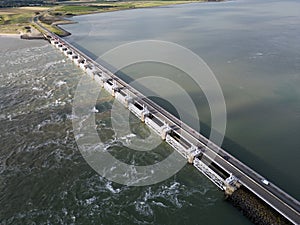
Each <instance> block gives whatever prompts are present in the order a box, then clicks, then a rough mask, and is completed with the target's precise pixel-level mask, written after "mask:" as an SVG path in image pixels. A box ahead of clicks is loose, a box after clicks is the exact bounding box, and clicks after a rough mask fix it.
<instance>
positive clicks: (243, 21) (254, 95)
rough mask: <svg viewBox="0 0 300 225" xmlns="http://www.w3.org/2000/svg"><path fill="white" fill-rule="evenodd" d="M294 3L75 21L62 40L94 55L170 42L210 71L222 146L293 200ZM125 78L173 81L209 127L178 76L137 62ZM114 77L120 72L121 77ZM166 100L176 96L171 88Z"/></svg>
mask: <svg viewBox="0 0 300 225" xmlns="http://www.w3.org/2000/svg"><path fill="white" fill-rule="evenodd" d="M299 4H300V3H299V1H295V0H288V1H276V0H268V1H259V0H252V1H248V0H243V1H230V2H222V3H205V4H200V3H198V4H196V3H195V4H187V5H180V6H170V7H161V8H153V9H137V10H132V11H123V12H113V13H109V14H98V15H87V16H80V17H76V18H75V21H77V22H78V24H74V25H67V26H65V28H66V29H68V30H70V31H71V32H73V33H74V34H73V36H71V37H69V38H67V39H68V40H69V41H71V42H73V43H74V44H76V45H79V46H81V47H82V48H83V49H85V50H86V51H87V52H88V53H89V54H90V55H91V56H93V57H94V58H97V57H99V56H101V55H102V54H104V53H105V52H106V51H109V50H110V49H113V48H115V47H117V46H119V45H121V44H126V43H130V42H133V41H138V40H148V39H150V40H163V41H171V42H175V43H177V44H180V45H182V46H184V47H186V48H189V49H191V50H192V51H194V52H195V53H196V54H198V55H199V56H200V57H202V58H203V59H204V60H205V61H206V63H207V64H208V65H209V66H210V68H211V69H212V71H213V72H214V74H215V76H216V78H217V79H218V81H219V83H220V85H221V88H222V90H223V93H224V96H225V101H226V107H227V129H226V137H227V138H229V139H230V140H227V141H226V142H225V143H224V148H225V149H227V150H228V151H229V152H231V153H232V154H233V155H235V156H236V157H238V158H239V159H241V160H242V161H243V162H245V163H246V164H247V165H249V166H250V167H252V168H254V169H255V170H257V171H258V172H260V173H261V174H262V175H264V176H265V177H267V178H268V179H269V180H270V181H273V182H274V183H276V184H277V185H278V186H280V187H281V188H283V189H284V190H285V191H287V192H288V193H290V194H291V195H293V196H295V197H296V198H298V199H299V196H300V192H299V190H300V188H299V187H300V180H299V178H298V172H297V171H299V160H298V158H300V140H299V138H298V137H299V136H300V122H299V121H300V92H299V90H300V89H299V85H300V42H299V40H298V38H297V37H299V35H300V29H299V22H298V21H300V13H299V10H298V9H299V7H300V5H299ZM122 72H123V73H125V74H127V75H128V76H129V77H130V78H131V79H137V78H140V77H144V76H153V75H159V76H162V77H165V78H168V79H171V80H174V81H176V82H178V83H179V84H180V85H182V86H183V87H184V88H185V90H187V91H188V92H189V94H190V95H191V96H192V98H193V99H194V101H195V103H196V105H198V106H199V107H198V113H199V115H200V120H201V122H203V123H205V124H210V122H211V121H210V119H211V118H210V110H209V108H208V105H207V102H206V100H205V96H204V95H203V93H202V92H201V90H200V89H199V88H198V89H197V86H195V84H194V83H193V82H191V81H190V80H188V79H186V77H185V76H184V74H182V73H181V72H180V71H178V70H176V69H174V68H171V67H170V66H162V65H160V64H157V63H156V64H151V63H139V64H136V65H131V66H129V67H127V68H124V69H123V70H122ZM121 76H122V75H121ZM169 95H171V96H174V98H176V96H178V92H177V91H176V90H173V91H172V90H171V91H170V93H169Z"/></svg>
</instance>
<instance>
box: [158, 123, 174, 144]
mask: <svg viewBox="0 0 300 225" xmlns="http://www.w3.org/2000/svg"><path fill="white" fill-rule="evenodd" d="M171 130H172V128H171V127H170V126H169V124H167V123H166V122H164V125H163V127H162V132H161V139H163V140H166V137H167V134H168V133H169V132H170V131H171Z"/></svg>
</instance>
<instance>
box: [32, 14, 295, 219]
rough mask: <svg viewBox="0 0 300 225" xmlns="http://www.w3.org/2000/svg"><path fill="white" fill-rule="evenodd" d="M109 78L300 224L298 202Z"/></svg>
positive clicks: (154, 105) (253, 190)
mask: <svg viewBox="0 0 300 225" xmlns="http://www.w3.org/2000/svg"><path fill="white" fill-rule="evenodd" d="M34 22H35V23H36V24H37V25H39V26H40V27H41V28H42V29H44V30H46V31H47V32H48V33H49V34H51V33H50V32H49V30H47V29H46V28H45V27H42V26H41V25H40V24H39V23H37V18H34ZM51 36H53V37H55V38H58V37H57V36H56V35H55V36H54V35H53V34H51ZM60 40H61V41H62V42H64V43H65V44H67V43H66V42H65V41H64V40H63V39H61V38H60ZM70 47H71V48H72V49H73V50H75V51H76V52H77V53H80V54H81V55H82V56H84V57H85V54H83V53H81V52H80V51H79V50H77V49H76V48H75V47H73V46H71V45H70ZM86 58H88V60H89V61H90V62H92V63H93V64H96V65H98V66H97V67H98V68H100V69H104V70H105V71H107V70H106V69H105V68H104V67H102V66H101V65H99V64H98V63H96V62H94V61H93V60H91V59H90V58H89V57H86ZM108 75H110V76H111V77H112V78H113V79H115V80H117V82H118V83H117V84H118V85H121V86H123V87H126V88H128V89H129V90H130V91H131V92H133V93H134V94H136V95H137V97H138V98H139V100H137V101H138V102H140V103H142V104H144V105H147V107H148V109H150V111H151V109H152V110H155V111H157V112H156V116H159V117H160V118H161V119H162V120H165V121H166V122H168V123H169V125H170V126H173V127H176V129H177V130H178V131H179V132H180V133H181V135H182V136H183V137H184V138H185V139H187V140H189V141H190V142H191V143H193V144H194V145H196V146H199V145H202V146H203V145H205V146H207V145H208V147H206V151H205V153H204V154H205V155H206V156H207V157H208V158H210V159H211V160H212V161H214V162H215V163H216V164H217V165H219V166H220V167H221V168H222V169H224V170H225V171H227V172H228V173H232V174H233V175H234V176H236V177H237V178H238V179H239V181H240V183H241V184H242V185H244V186H245V187H246V188H247V189H249V190H250V191H251V192H253V193H254V194H255V195H257V196H258V197H259V198H261V199H262V200H263V201H265V202H266V203H267V204H269V205H270V206H271V207H272V208H274V209H275V210H276V211H278V212H279V213H280V214H282V215H283V216H284V217H286V218H287V219H288V220H290V221H291V222H292V223H294V224H300V213H299V212H300V203H299V202H298V201H297V200H295V199H294V198H292V197H291V196H289V195H288V194H286V193H284V192H283V191H282V190H281V189H280V188H278V187H277V186H275V185H274V184H272V183H270V184H269V185H265V184H263V183H262V181H261V180H262V179H263V177H262V176H261V175H259V174H257V173H256V172H255V171H254V170H252V169H250V168H249V167H247V166H246V165H245V164H243V163H242V162H240V161H239V160H237V159H236V158H234V157H233V156H232V155H230V154H228V153H227V152H226V151H225V150H223V149H221V148H220V147H218V146H217V145H215V144H214V143H211V142H210V141H209V140H208V139H207V138H205V137H204V136H203V135H201V134H199V133H198V132H196V131H195V130H193V129H192V128H190V127H189V126H187V125H186V124H184V123H183V122H182V121H180V120H179V119H178V118H176V117H175V116H173V115H172V114H170V113H169V112H167V111H166V110H164V109H163V108H161V107H160V106H158V105H157V104H155V103H154V102H152V101H151V100H150V99H148V98H145V97H144V96H143V95H142V94H141V93H139V92H137V91H136V90H135V89H133V88H131V87H129V86H127V84H126V83H125V82H124V81H122V80H120V78H118V77H116V76H115V75H114V74H112V73H110V72H109V71H108ZM225 158H226V159H225Z"/></svg>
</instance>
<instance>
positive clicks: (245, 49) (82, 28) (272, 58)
mask: <svg viewBox="0 0 300 225" xmlns="http://www.w3.org/2000/svg"><path fill="white" fill-rule="evenodd" d="M297 7H298V8H299V3H298V2H297V1H284V2H279V1H264V2H263V3H260V2H259V1H236V2H228V3H220V4H190V5H181V6H172V7H164V8H153V9H140V10H131V11H124V12H114V13H107V14H98V15H89V16H81V17H76V18H75V19H76V20H77V21H78V22H79V24H76V25H70V26H68V29H69V30H70V31H72V32H73V33H74V35H73V36H72V37H70V38H69V39H70V40H72V41H75V42H76V43H77V44H79V45H81V46H82V47H84V48H85V49H87V50H88V51H90V52H92V53H93V54H94V55H96V56H97V55H101V54H103V53H104V52H105V51H107V50H109V49H110V48H112V47H115V46H117V45H119V44H121V43H126V42H130V41H133V40H139V39H162V40H168V41H173V42H177V43H179V44H181V45H183V46H185V47H188V48H190V49H192V50H193V51H195V52H196V53H197V54H199V55H200V56H201V57H202V58H204V59H205V61H206V62H207V63H208V64H209V66H210V67H211V68H212V69H213V71H214V73H215V74H216V76H217V78H218V80H219V82H220V84H221V87H222V89H223V91H224V95H225V98H226V104H227V110H228V126H227V132H226V136H227V137H228V138H230V139H231V140H232V141H233V142H231V141H229V140H227V141H226V143H225V145H226V146H225V147H226V148H227V149H228V150H229V151H230V152H232V153H233V154H234V155H235V156H236V157H238V158H240V159H242V161H244V162H245V163H247V164H248V165H250V166H251V167H253V168H255V169H256V170H257V171H259V172H261V173H262V174H263V175H264V176H266V177H268V179H270V180H271V181H273V182H275V183H276V184H278V185H279V186H280V187H282V188H284V189H285V190H286V191H288V192H289V193H291V194H292V195H293V196H294V197H298V196H300V193H299V190H298V189H299V186H300V185H299V179H298V174H297V171H299V163H298V162H299V160H298V158H299V147H300V143H299V138H298V137H299V134H300V133H299V132H300V124H299V119H300V111H299V110H300V108H299V102H300V93H299V88H298V87H299V85H300V74H299V71H300V64H299V60H300V51H299V50H300V46H299V41H298V40H297V37H299V29H298V28H299V23H298V22H297V21H299V19H300V18H299V17H300V15H299V12H298V11H297ZM170 18H172V19H170ZM144 27H147V29H142V28H144ZM86 32H88V34H89V35H88V36H87V35H86ZM0 54H1V58H0V68H1V69H0V109H1V111H0V127H1V133H0V143H1V147H0V149H1V150H0V204H1V207H0V224H105V225H107V224H128V225H129V224H212V225H222V224H224V225H227V224H232V223H234V224H243V225H244V224H245V225H247V224H250V223H249V222H248V220H247V219H246V218H244V217H243V216H242V215H241V214H240V212H238V210H236V209H234V208H233V207H232V206H231V205H230V204H228V203H226V202H225V201H224V200H223V193H222V192H220V191H219V190H218V189H217V188H216V187H215V186H214V185H213V184H212V183H211V182H210V181H209V180H207V179H206V178H205V177H204V176H202V175H201V174H200V173H199V172H197V171H196V170H195V169H194V168H193V167H191V166H185V167H184V168H183V169H182V170H181V171H180V172H179V173H178V174H176V175H175V176H173V177H171V178H170V179H168V180H166V181H164V182H162V183H159V184H156V185H152V186H147V187H126V186H122V185H119V184H115V183H112V182H110V181H108V180H106V179H105V178H103V177H101V176H99V175H98V174H97V173H96V172H94V171H93V170H92V169H91V168H90V167H89V166H88V164H87V163H86V162H85V161H84V159H83V157H82V156H81V154H80V152H79V150H78V149H77V146H76V142H75V139H74V135H73V131H72V130H73V127H72V101H73V96H74V92H75V89H76V85H77V83H78V81H79V79H80V77H81V76H82V75H84V73H83V72H81V70H79V69H78V68H77V67H76V66H74V65H73V64H72V63H71V62H70V61H68V60H67V59H65V57H64V56H63V55H61V54H60V53H59V52H58V51H57V50H56V49H54V48H53V47H52V46H50V45H49V44H47V43H46V42H39V41H35V42H28V41H21V40H17V39H8V38H1V39H0ZM149 70H153V65H151V64H143V65H136V66H132V67H128V68H126V69H125V70H124V71H123V72H125V73H126V74H128V75H131V76H132V77H133V78H136V77H139V76H147V75H149ZM155 70H156V72H157V73H161V72H162V71H164V73H163V74H164V76H166V77H168V76H169V77H170V76H172V75H174V74H176V73H177V72H176V70H174V69H172V68H169V67H163V66H162V67H159V66H157V65H156V66H155ZM142 71H144V72H143V73H142ZM184 85H185V86H186V87H189V85H191V84H189V83H186V84H184ZM172 94H173V93H172ZM174 94H176V93H174ZM191 95H192V96H193V93H191ZM199 95H201V91H200V90H198V91H196V92H195V93H194V97H195V98H196V97H197V96H199ZM198 100H199V99H198ZM111 104H112V98H111V97H110V96H109V95H105V94H104V96H101V97H100V98H99V99H98V102H97V108H98V109H100V113H97V114H96V121H97V124H98V126H97V130H98V131H99V135H100V136H102V137H103V138H104V140H105V141H106V143H107V144H108V146H109V147H110V149H111V150H112V151H118V150H120V151H122V142H123V141H124V140H122V139H115V138H114V133H113V131H112V129H111V127H110V120H109V109H110V107H111ZM203 104H204V105H205V101H203ZM201 108H202V107H201ZM201 108H199V113H200V114H201V115H202V117H201V120H202V122H204V123H207V124H209V121H210V117H209V114H208V113H207V106H206V107H203V109H201ZM133 123H134V121H133ZM133 129H134V132H135V133H136V134H137V135H142V134H143V133H144V132H146V131H145V127H143V126H141V125H138V124H135V126H133ZM159 149H161V151H162V152H164V153H168V151H171V149H170V148H169V147H168V146H167V145H161V146H160V147H159ZM154 154H156V153H154ZM121 157H122V154H121ZM124 160H127V159H126V158H124Z"/></svg>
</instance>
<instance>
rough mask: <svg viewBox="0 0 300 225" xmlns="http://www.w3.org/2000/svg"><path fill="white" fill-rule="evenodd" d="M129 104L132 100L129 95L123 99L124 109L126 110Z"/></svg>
mask: <svg viewBox="0 0 300 225" xmlns="http://www.w3.org/2000/svg"><path fill="white" fill-rule="evenodd" d="M131 102H132V98H131V97H130V96H129V95H127V96H126V97H125V107H126V108H128V105H129V103H131Z"/></svg>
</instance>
